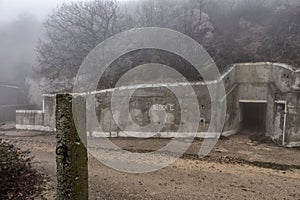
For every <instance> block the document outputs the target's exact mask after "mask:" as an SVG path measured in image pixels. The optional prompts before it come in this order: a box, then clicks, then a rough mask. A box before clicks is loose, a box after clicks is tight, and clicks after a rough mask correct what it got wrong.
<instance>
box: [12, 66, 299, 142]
mask: <svg viewBox="0 0 300 200" xmlns="http://www.w3.org/2000/svg"><path fill="white" fill-rule="evenodd" d="M220 83H224V86H225V89H226V96H224V98H226V100H227V112H226V120H225V124H224V127H223V131H222V135H223V136H230V135H234V134H237V133H239V132H240V131H243V130H244V129H247V128H255V129H256V132H258V133H261V134H263V136H266V137H270V138H272V140H273V141H274V142H276V143H277V144H279V145H282V146H286V147H299V146H300V123H299V122H300V115H299V113H300V106H299V105H300V70H299V69H295V68H293V67H292V66H289V65H286V64H280V63H268V62H264V63H242V64H234V65H232V66H229V67H227V68H226V70H225V72H224V73H223V74H222V76H221V78H220V79H218V80H212V81H210V82H203V81H198V82H193V83H191V85H192V86H193V88H194V90H195V92H196V94H197V96H198V100H199V109H201V119H200V120H199V128H198V131H197V133H195V134H196V137H199V138H201V137H216V136H217V135H219V133H217V134H216V133H214V132H208V125H209V123H211V122H210V119H211V115H212V114H213V113H211V101H210V100H211V99H210V95H209V93H208V90H207V88H208V86H211V87H214V84H220ZM187 86H188V85H183V84H181V83H180V82H178V83H175V84H173V83H172V87H180V88H182V90H184V89H185V87H187ZM164 87H165V86H164V84H159V83H158V85H155V87H154V86H152V85H149V86H147V87H145V85H134V87H130V88H131V89H139V92H137V93H135V94H134V95H133V97H132V102H131V103H132V105H134V106H133V110H132V111H133V114H136V115H137V117H138V119H141V120H144V118H143V117H141V116H147V114H148V113H146V112H148V109H145V108H146V107H147V105H152V104H161V105H164V106H167V105H170V104H172V105H173V104H174V105H175V106H172V111H170V112H169V114H168V115H167V116H166V120H164V121H165V122H166V126H165V127H164V129H163V131H161V132H159V134H155V136H157V137H161V138H173V137H176V136H179V137H181V136H182V137H186V134H185V133H178V132H176V130H177V128H176V125H177V124H178V119H180V110H181V109H179V108H178V107H177V106H176V103H175V102H174V97H173V96H172V95H168V93H167V92H166V91H165V90H164V89H163V88H164ZM120 90H122V91H123V90H124V92H126V91H128V90H129V88H128V87H121V88H111V89H106V90H100V91H91V92H86V93H83V94H82V95H84V96H86V98H87V99H89V98H90V96H93V97H95V98H91V99H95V100H96V108H92V107H91V105H90V104H89V103H88V102H89V101H87V105H86V107H87V116H88V115H90V109H96V110H97V111H99V112H97V116H98V118H99V119H98V120H99V121H100V124H104V125H106V126H108V127H106V128H105V127H104V128H103V127H102V130H100V131H99V130H98V127H96V128H93V127H91V126H90V125H89V124H90V123H91V121H87V128H88V130H87V132H88V133H89V134H88V135H91V136H95V135H96V136H97V137H98V136H99V137H100V136H103V137H128V133H127V132H124V131H120V130H119V129H118V127H117V126H115V125H114V124H113V123H112V124H110V123H108V122H113V119H112V116H111V115H108V114H107V113H110V112H111V110H110V107H111V105H110V101H109V99H110V98H111V96H112V93H113V92H114V91H120ZM149 90H152V93H150V95H149ZM156 92H159V94H160V95H162V97H163V98H159V99H158V100H155V99H156V98H157V96H158V95H157V93H156ZM143 93H147V95H149V96H148V97H146V96H145V95H143ZM159 97H160V96H159ZM119 99H120V103H119V104H118V105H119V106H122V103H121V99H122V97H121V96H120V98H119ZM55 104H56V102H55V95H44V106H43V110H41V111H34V113H31V112H29V111H17V113H16V114H17V123H16V128H17V129H30V130H49V131H54V130H55V116H54V113H55V112H56V110H55ZM173 109H174V110H173ZM31 117H34V118H35V120H34V121H35V124H32V121H30V120H28V119H29V118H31ZM89 119H90V118H89ZM146 121H147V120H146V119H145V121H143V122H146ZM197 122H198V121H197ZM103 129H104V130H103ZM174 131H175V132H174ZM130 135H131V136H137V137H139V136H141V135H145V136H147V135H152V136H153V133H149V134H148V133H141V132H133V133H130Z"/></svg>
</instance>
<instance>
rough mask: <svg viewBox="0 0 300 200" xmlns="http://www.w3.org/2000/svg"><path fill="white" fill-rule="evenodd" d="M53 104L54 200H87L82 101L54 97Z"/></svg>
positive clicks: (83, 108) (84, 124)
mask: <svg viewBox="0 0 300 200" xmlns="http://www.w3.org/2000/svg"><path fill="white" fill-rule="evenodd" d="M56 100H57V106H56V118H57V121H56V130H57V131H56V138H57V146H56V154H57V156H56V163H57V180H58V185H57V198H58V199H59V200H65V199H70V200H87V199H88V160H87V159H88V158H87V149H86V147H85V145H86V128H85V126H86V121H85V113H86V111H85V100H84V98H82V97H76V98H73V97H72V96H71V95H68V94H62V95H57V97H56ZM75 122H76V125H75Z"/></svg>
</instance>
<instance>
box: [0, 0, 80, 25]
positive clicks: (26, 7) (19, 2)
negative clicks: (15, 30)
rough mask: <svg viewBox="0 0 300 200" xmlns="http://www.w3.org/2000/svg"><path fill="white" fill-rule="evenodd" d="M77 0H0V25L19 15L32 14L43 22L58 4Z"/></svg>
mask: <svg viewBox="0 0 300 200" xmlns="http://www.w3.org/2000/svg"><path fill="white" fill-rule="evenodd" d="M70 1H78V0H0V23H1V22H2V23H3V22H5V23H7V22H10V21H12V20H15V19H17V18H18V16H20V15H21V14H24V13H27V14H32V15H34V16H36V17H38V19H40V20H43V19H45V17H46V16H47V15H48V14H49V13H50V12H51V10H52V9H54V8H55V7H56V6H57V5H58V4H61V3H63V2H70Z"/></svg>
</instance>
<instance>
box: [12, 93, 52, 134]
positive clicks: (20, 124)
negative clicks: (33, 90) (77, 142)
mask: <svg viewBox="0 0 300 200" xmlns="http://www.w3.org/2000/svg"><path fill="white" fill-rule="evenodd" d="M55 97H56V96H55V95H43V110H17V111H16V129H21V130H37V131H49V132H51V131H55V107H56V98H55Z"/></svg>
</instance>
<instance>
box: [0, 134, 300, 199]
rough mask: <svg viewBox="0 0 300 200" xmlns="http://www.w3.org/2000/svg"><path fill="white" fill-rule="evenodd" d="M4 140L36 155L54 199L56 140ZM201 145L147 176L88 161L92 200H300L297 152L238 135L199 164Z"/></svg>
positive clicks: (155, 144)
mask: <svg viewBox="0 0 300 200" xmlns="http://www.w3.org/2000/svg"><path fill="white" fill-rule="evenodd" d="M0 135H1V136H0V138H2V139H4V140H7V141H9V142H11V143H13V144H14V145H16V146H17V147H20V148H22V149H24V150H27V149H28V150H30V151H31V152H32V155H34V156H35V158H34V165H35V166H36V167H37V169H38V170H40V171H41V172H42V173H44V174H46V175H48V176H49V180H48V186H47V188H46V191H45V192H44V194H43V197H42V199H55V188H56V185H55V184H56V177H55V173H56V163H55V144H56V141H55V136H54V135H53V134H44V133H38V132H29V131H15V130H5V131H0ZM21 136H22V137H21ZM93 141H94V142H97V140H93ZM112 141H113V142H114V143H115V144H117V145H118V146H120V147H122V148H124V149H126V150H130V151H134V152H149V151H153V150H156V149H158V148H160V147H162V146H164V145H165V144H167V143H168V142H169V140H163V139H146V140H138V139H113V140H112ZM201 143H202V141H200V140H197V141H194V143H193V145H192V146H191V147H190V149H189V150H188V151H187V153H186V154H185V155H184V156H183V157H182V158H181V159H179V160H177V161H176V162H175V163H173V164H172V165H170V166H168V167H166V168H164V169H162V170H159V171H156V172H152V173H145V174H128V173H122V172H119V171H116V170H113V169H110V168H108V167H106V166H104V165H103V164H101V163H100V162H99V161H97V160H96V159H95V158H93V157H92V156H89V196H90V199H92V200H94V199H237V200H240V199H300V190H299V188H300V151H299V149H286V148H282V147H278V146H275V145H273V144H272V143H260V142H255V141H252V140H251V139H249V134H238V135H235V136H232V137H230V138H229V139H223V140H219V142H218V144H217V146H216V147H215V149H214V150H213V152H212V153H211V154H209V156H208V157H206V158H205V159H198V158H197V156H196V154H197V153H198V152H199V147H200V146H201ZM113 152H114V151H113V150H111V149H101V153H103V155H105V156H107V158H108V159H112V158H113V154H114V153H113ZM157 156H161V157H163V156H167V155H164V154H160V155H157ZM136 162H138V160H137V161H136Z"/></svg>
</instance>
